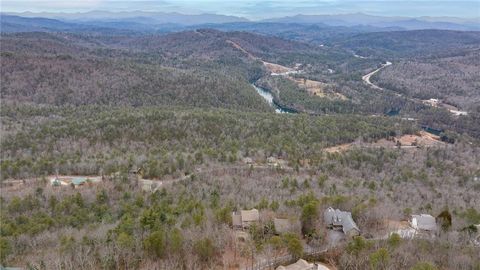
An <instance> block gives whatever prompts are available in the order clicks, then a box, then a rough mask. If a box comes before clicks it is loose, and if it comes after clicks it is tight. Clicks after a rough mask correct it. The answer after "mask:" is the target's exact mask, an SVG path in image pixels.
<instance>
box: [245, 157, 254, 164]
mask: <svg viewBox="0 0 480 270" xmlns="http://www.w3.org/2000/svg"><path fill="white" fill-rule="evenodd" d="M243 163H245V164H248V165H251V164H253V159H251V158H249V157H246V158H244V159H243Z"/></svg>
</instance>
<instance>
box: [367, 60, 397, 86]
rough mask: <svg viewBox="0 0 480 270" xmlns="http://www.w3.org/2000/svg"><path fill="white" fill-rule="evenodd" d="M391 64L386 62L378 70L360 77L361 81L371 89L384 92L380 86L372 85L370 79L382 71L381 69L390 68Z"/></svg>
mask: <svg viewBox="0 0 480 270" xmlns="http://www.w3.org/2000/svg"><path fill="white" fill-rule="evenodd" d="M391 64H392V62H389V61H387V62H386V63H385V64H382V66H381V67H379V68H377V69H376V70H374V71H372V72H370V73H368V74H367V75H364V76H363V77H362V80H363V81H364V82H365V83H366V84H368V85H370V86H371V87H373V88H375V89H378V90H384V89H383V88H381V87H380V86H378V85H375V84H373V83H372V82H371V81H370V77H372V76H373V75H374V74H375V73H377V72H379V71H380V70H382V69H383V68H385V67H388V66H390V65H391Z"/></svg>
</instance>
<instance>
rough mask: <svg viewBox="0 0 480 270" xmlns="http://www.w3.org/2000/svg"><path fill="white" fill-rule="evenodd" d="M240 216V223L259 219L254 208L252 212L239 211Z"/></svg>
mask: <svg viewBox="0 0 480 270" xmlns="http://www.w3.org/2000/svg"><path fill="white" fill-rule="evenodd" d="M240 215H242V222H252V221H258V220H259V219H260V214H259V213H258V210H257V209H255V208H254V209H252V210H241V211H240Z"/></svg>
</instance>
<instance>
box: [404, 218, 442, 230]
mask: <svg viewBox="0 0 480 270" xmlns="http://www.w3.org/2000/svg"><path fill="white" fill-rule="evenodd" d="M410 226H412V228H414V229H415V230H417V231H437V230H438V226H437V222H436V220H435V218H434V217H433V216H431V215H427V214H420V215H412V219H411V221H410Z"/></svg>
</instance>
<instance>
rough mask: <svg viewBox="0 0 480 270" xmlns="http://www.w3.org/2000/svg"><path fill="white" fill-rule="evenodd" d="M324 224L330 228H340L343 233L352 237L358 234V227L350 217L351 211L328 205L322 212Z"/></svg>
mask: <svg viewBox="0 0 480 270" xmlns="http://www.w3.org/2000/svg"><path fill="white" fill-rule="evenodd" d="M323 219H324V221H325V224H326V225H327V227H329V228H330V229H334V230H341V231H343V233H344V234H346V235H348V236H350V237H353V236H357V235H360V229H359V228H358V226H357V224H356V223H355V221H354V220H353V218H352V213H350V212H345V211H341V210H339V209H333V208H332V207H329V208H328V209H327V210H325V212H324V213H323Z"/></svg>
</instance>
